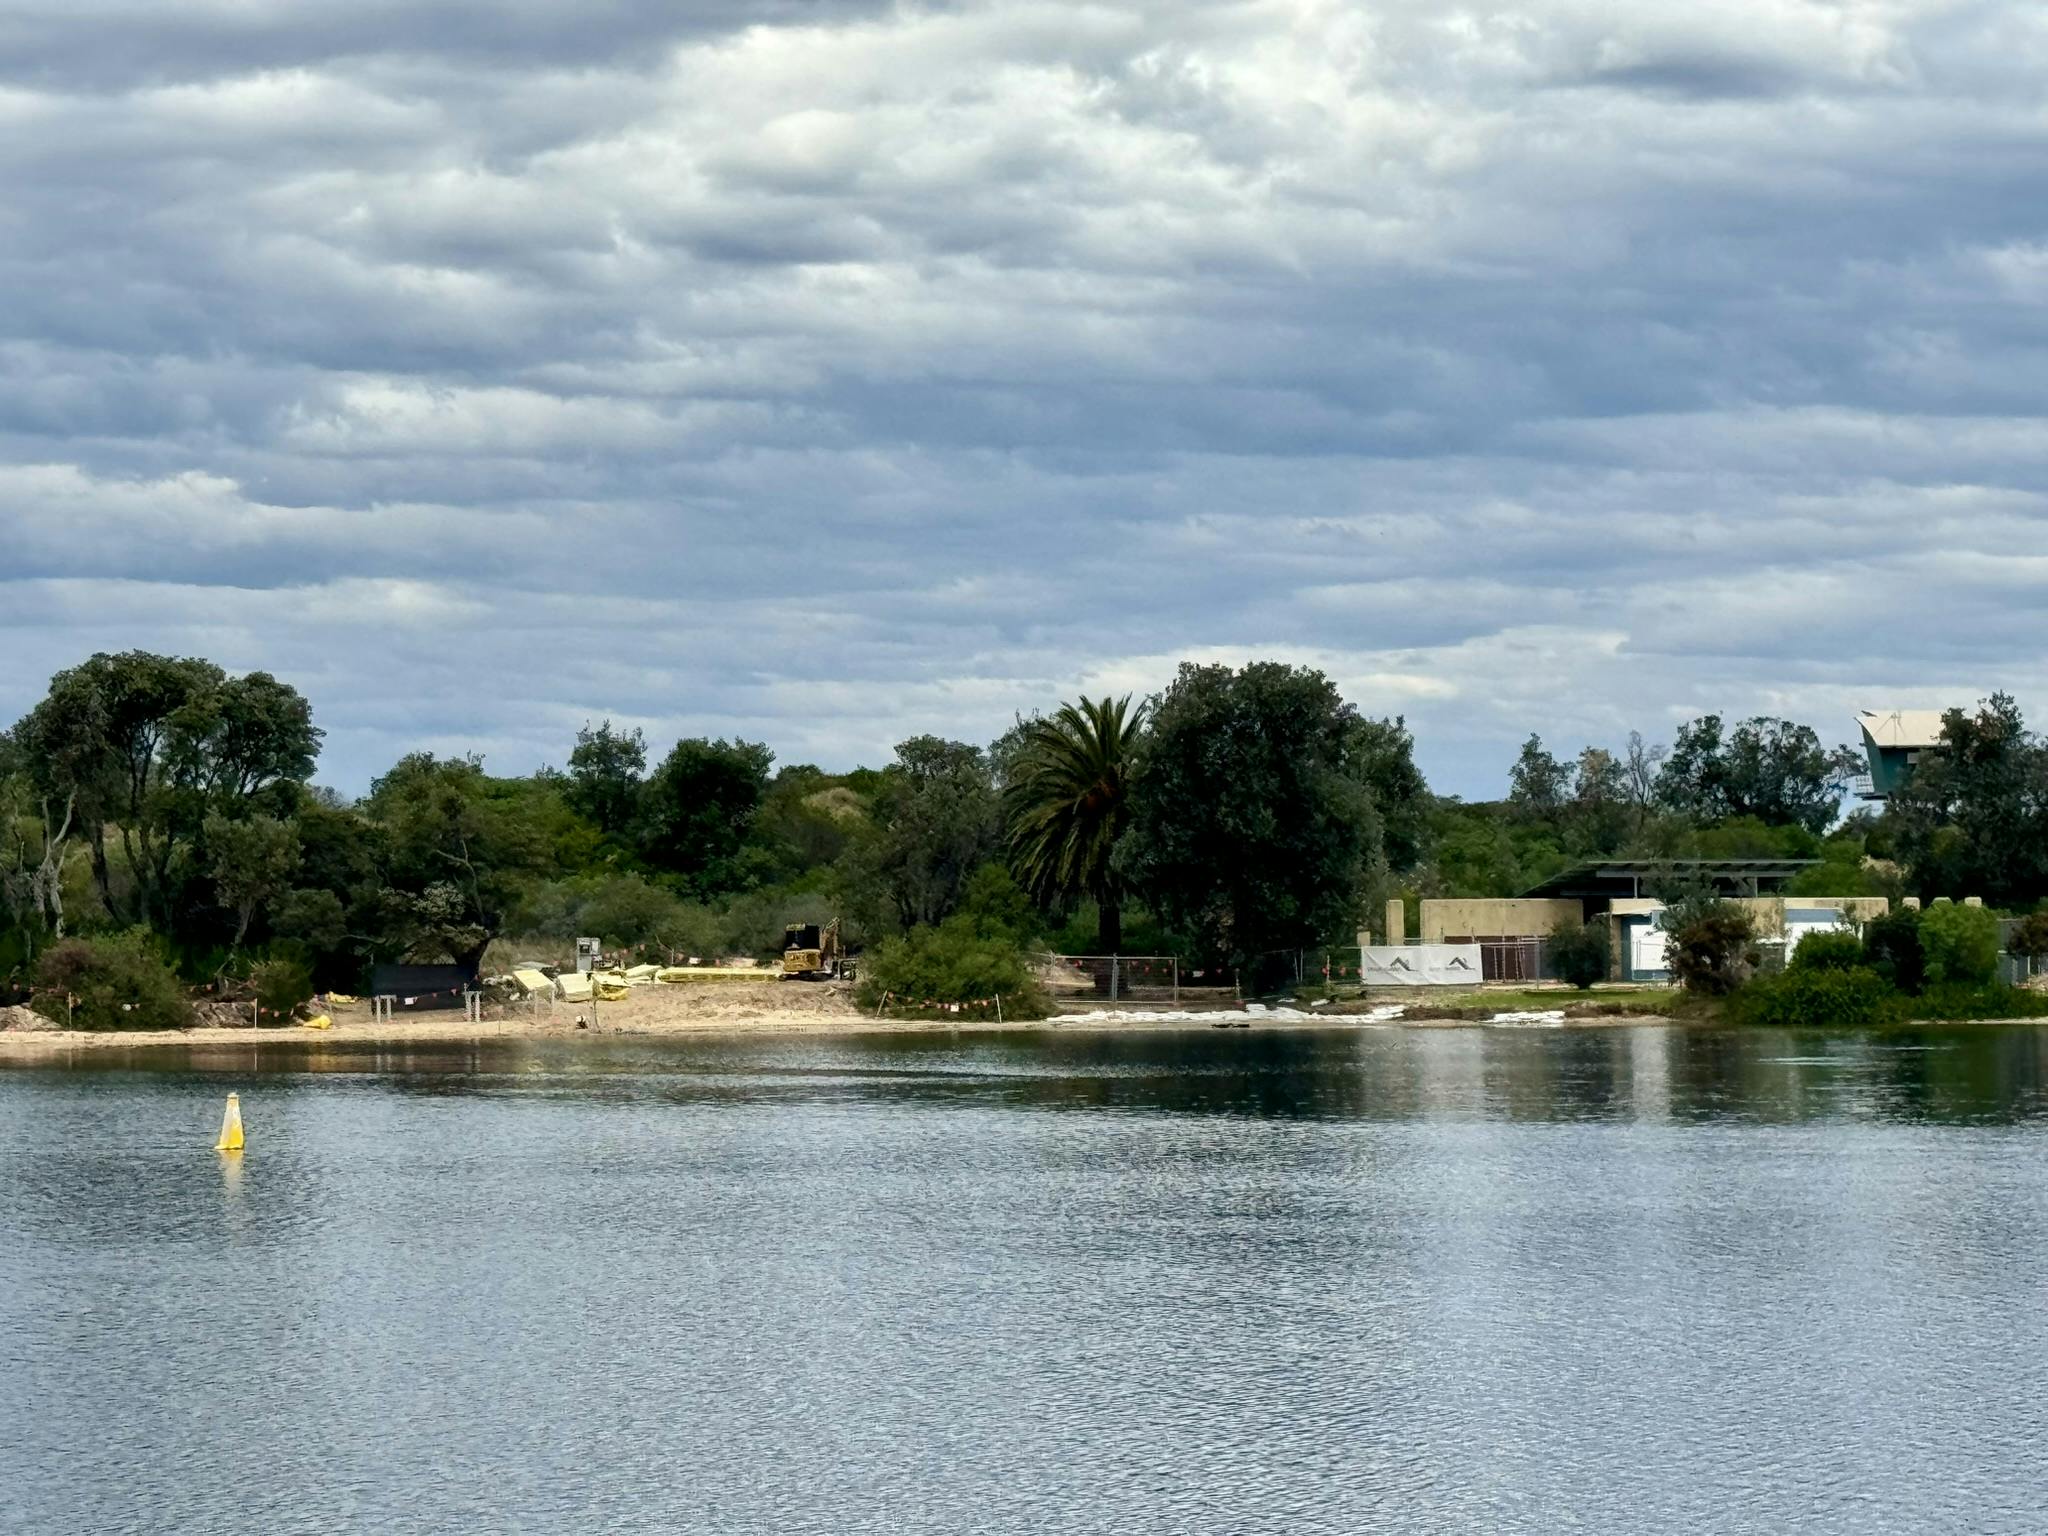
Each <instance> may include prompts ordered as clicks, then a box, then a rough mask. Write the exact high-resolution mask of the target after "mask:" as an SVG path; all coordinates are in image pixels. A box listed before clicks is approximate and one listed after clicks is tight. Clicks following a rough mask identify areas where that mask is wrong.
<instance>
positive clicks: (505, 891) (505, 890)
mask: <svg viewBox="0 0 2048 1536" xmlns="http://www.w3.org/2000/svg"><path fill="white" fill-rule="evenodd" d="M535 808H536V801H535V800H534V799H533V798H532V797H507V796H500V795H497V794H494V793H493V785H492V782H491V781H490V780H489V779H488V778H487V776H486V775H485V773H484V771H483V763H482V761H481V760H480V759H477V758H470V757H455V758H436V757H435V756H434V755H433V754H432V753H430V752H416V753H413V754H411V755H410V756H408V757H404V758H401V759H400V760H399V761H398V763H397V764H396V765H395V766H393V768H392V769H391V771H390V772H389V773H386V774H385V775H384V776H383V777H382V778H379V779H377V780H376V781H374V782H373V783H372V784H371V786H370V797H369V799H368V801H366V802H365V809H366V810H367V812H368V814H369V815H370V816H371V818H373V819H374V820H375V821H376V822H378V823H379V824H380V825H381V827H382V828H383V831H384V837H385V840H386V859H387V861H388V862H387V878H388V880H389V886H388V888H387V889H384V890H382V891H379V892H377V893H375V894H374V895H373V896H372V898H371V899H370V900H369V901H368V902H365V903H363V904H362V905H361V908H360V909H359V910H360V911H361V912H362V914H363V916H364V918H365V919H366V921H367V923H368V924H369V926H370V927H371V929H372V931H373V932H375V933H377V934H378V936H379V938H380V939H381V941H382V943H383V945H384V946H388V947H391V948H396V949H398V950H400V951H402V952H403V953H405V954H406V955H407V956H409V957H410V958H413V959H417V960H431V959H434V958H437V957H439V956H445V957H446V958H448V959H449V960H452V961H453V962H455V963H456V964H458V965H464V966H469V967H472V968H473V967H475V966H476V965H477V964H479V963H480V962H481V961H482V959H483V953H484V950H485V948H486V947H487V946H488V945H489V943H490V941H491V940H492V939H493V938H495V937H496V936H497V935H498V934H499V933H500V932H502V931H503V929H504V924H505V917H506V914H507V913H508V912H510V911H511V910H512V909H513V907H514V906H515V905H516V904H517V902H518V900H519V898H520V896H521V894H522V893H523V892H524V890H525V889H526V887H527V886H528V885H529V884H530V882H531V881H532V880H533V879H534V878H536V877H537V876H539V875H541V874H544V873H546V872H547V870H548V869H549V866H550V860H549V857H548V839H547V831H546V828H545V826H544V825H543V824H542V822H541V819H540V818H539V817H538V816H536V815H535V814H534V812H535Z"/></svg>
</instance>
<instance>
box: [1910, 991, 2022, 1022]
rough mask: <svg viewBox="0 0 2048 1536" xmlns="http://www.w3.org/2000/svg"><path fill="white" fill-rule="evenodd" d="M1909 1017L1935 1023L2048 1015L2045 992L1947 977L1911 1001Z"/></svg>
mask: <svg viewBox="0 0 2048 1536" xmlns="http://www.w3.org/2000/svg"><path fill="white" fill-rule="evenodd" d="M1911 1009H1912V1014H1913V1017H1914V1018H1916V1019H1928V1020H1931V1021H1933V1022H1936V1023H1943V1022H1948V1021H1958V1022H1960V1021H1967V1020H1970V1019H2038V1018H2042V1017H2048V992H2032V991H2029V990H2028V989H2027V988H2025V987H2008V986H2004V985H2002V984H2000V983H1997V982H1993V983H1991V984H1989V985H1988V986H1987V985H1982V984H1972V983H1969V982H1960V981H1948V982H1943V983H1942V984H1941V985H1939V986H1930V987H1929V988H1928V989H1927V990H1926V991H1925V992H1923V993H1922V994H1921V995H1920V996H1919V997H1917V998H1915V999H1913V1002H1912V1004H1911Z"/></svg>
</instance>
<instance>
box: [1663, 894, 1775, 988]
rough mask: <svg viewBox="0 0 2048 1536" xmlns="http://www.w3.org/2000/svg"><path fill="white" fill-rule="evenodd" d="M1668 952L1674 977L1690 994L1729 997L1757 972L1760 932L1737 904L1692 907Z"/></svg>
mask: <svg viewBox="0 0 2048 1536" xmlns="http://www.w3.org/2000/svg"><path fill="white" fill-rule="evenodd" d="M1667 952H1668V953H1669V955H1670V957H1671V974H1672V976H1673V977H1674V978H1675V979H1676V980H1677V981H1678V982H1679V984H1680V985H1681V986H1683V987H1684V988H1685V990H1686V991H1688V992H1697V993H1702V994H1704V995H1706V996H1708V997H1725V996H1727V995H1728V994H1729V993H1730V992H1733V991H1734V990H1735V989H1736V988H1737V987H1739V986H1741V985H1742V984H1743V983H1744V982H1745V981H1747V980H1749V978H1750V976H1751V975H1752V974H1753V973H1754V972H1755V970H1756V966H1757V953H1756V929H1755V927H1754V926H1753V925H1752V924H1751V923H1750V920H1749V914H1748V913H1747V912H1745V911H1743V909H1742V908H1740V907H1738V906H1736V905H1735V904H1734V903H1733V902H1729V901H1712V902H1701V903H1697V904H1688V915H1686V916H1685V917H1684V919H1683V921H1682V922H1681V924H1680V926H1679V927H1678V928H1677V929H1675V930H1674V931H1673V932H1672V934H1671V936H1670V939H1669V940H1668V941H1667Z"/></svg>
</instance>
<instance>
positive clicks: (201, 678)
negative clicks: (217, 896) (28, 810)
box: [13, 651, 320, 932]
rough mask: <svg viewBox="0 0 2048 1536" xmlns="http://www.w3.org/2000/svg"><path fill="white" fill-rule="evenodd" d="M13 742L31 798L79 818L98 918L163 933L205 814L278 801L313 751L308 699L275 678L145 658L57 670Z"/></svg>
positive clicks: (129, 655)
mask: <svg viewBox="0 0 2048 1536" xmlns="http://www.w3.org/2000/svg"><path fill="white" fill-rule="evenodd" d="M13 735H14V738H15V740H16V743H17V750H18V752H19V753H20V755H21V758H22V760H23V761H24V763H25V765H26V768H27V771H28V774H29V777H30V779H31V780H32V782H33V783H34V784H35V786H36V789H37V791H38V794H39V795H40V796H41V797H42V798H43V799H44V800H46V801H47V802H49V803H51V804H53V805H54V804H61V805H64V806H67V807H68V808H69V809H70V810H71V811H72V813H73V814H74V815H75V817H76V818H77V822H78V826H79V828H80V830H81V835H82V836H83V837H84V838H85V839H86V841H87V844H88V846H89V847H90V850H91V856H92V869H93V877H94V883H95V884H96V886H97V888H98V891H99V895H100V900H101V903H102V905H103V906H104V907H105V908H106V910H107V914H108V916H109V917H110V918H112V919H113V920H114V921H115V922H117V923H121V924H124V925H125V924H132V923H147V924H149V925H151V926H153V927H156V928H157V929H159V930H160V931H163V932H170V931H172V929H173V928H175V927H176V926H177V919H178V917H179V916H180V915H181V913H180V911H179V910H178V909H177V906H176V897H177V895H178V892H179V889H180V880H181V876H182V875H183V874H185V873H186V872H187V871H185V870H184V869H183V867H182V862H183V861H184V859H185V856H186V855H187V854H188V853H189V852H190V850H191V847H192V845H193V843H194V842H195V840H196V839H197V837H198V835H199V832H200V830H201V828H202V826H203V825H204V821H205V817H206V815H207V814H208V813H209V812H218V813H220V814H223V815H227V816H229V817H239V816H243V815H247V814H249V813H250V812H251V811H252V810H254V809H257V808H260V807H261V806H263V805H265V804H270V805H274V806H280V807H281V806H282V805H284V804H288V803H289V801H290V799H291V798H292V797H293V795H294V794H295V793H296V788H295V786H297V785H299V784H302V783H303V782H304V780H305V779H306V778H307V776H308V775H310V774H311V772H312V769H313V761H314V758H315V756H316V754H317V753H318V751H319V744H320V732H319V731H318V730H316V729H315V728H314V726H313V723H312V712H311V710H310V709H309V708H308V707H307V705H306V701H305V700H304V699H303V698H301V697H300V696H299V695H298V693H297V692H296V691H295V690H293V689H292V688H290V687H288V686H286V685H285V684H283V683H280V682H278V681H277V680H276V679H275V678H272V677H270V676H269V675H267V674H265V673H261V672H255V673H251V674H249V675H248V676H247V677H244V678H230V677H228V676H227V675H226V674H225V673H223V672H222V671H221V669H220V668H219V667H216V666H214V665H213V664H212V663H211V662H206V661H199V660H195V659H191V658H182V657H168V656H154V655H150V654H149V653H147V652H143V651H129V652H126V653H123V654H121V655H118V656H115V655H105V654H102V655H97V656H94V657H92V658H91V659H90V660H88V661H86V662H84V663H83V664H81V665H80V666H77V667H73V668H71V669H69V670H68V671H64V672H60V673H58V674H57V676H56V677H54V678H53V679H51V682H50V689H49V692H48V694H47V695H46V696H45V697H44V699H43V700H42V702H41V703H39V704H38V705H37V706H36V707H35V708H34V709H33V710H32V711H30V713H29V715H28V717H27V718H26V719H24V720H23V721H22V722H21V723H20V724H19V725H18V726H17V727H16V728H15V730H14V732H13ZM110 845H118V848H119V851H120V854H121V869H120V872H119V877H118V878H117V872H116V869H115V865H114V861H113V859H112V857H111V855H110V852H109V849H110Z"/></svg>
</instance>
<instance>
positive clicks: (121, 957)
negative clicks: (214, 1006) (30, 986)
mask: <svg viewBox="0 0 2048 1536" xmlns="http://www.w3.org/2000/svg"><path fill="white" fill-rule="evenodd" d="M36 988H37V991H38V992H39V993H40V995H39V996H38V997H37V999H36V1011H37V1012H38V1013H40V1014H42V1015H43V1017H44V1018H46V1019H50V1020H52V1021H54V1022H56V1023H59V1024H61V1023H63V1022H64V1021H65V1018H66V1014H67V1008H66V1005H65V999H66V998H67V997H69V998H72V999H73V1000H74V1001H73V1003H72V1005H71V1007H70V1008H69V1009H68V1013H69V1017H70V1021H71V1023H72V1024H73V1026H74V1027H76V1028H78V1029H185V1028H188V1027H190V1025H191V1023H192V1004H191V1003H190V1002H188V1001H187V1000H186V997H185V992H184V989H183V988H182V987H180V986H179V985H178V978H177V976H176V974H175V973H174V972H173V971H172V970H171V968H170V967H169V966H167V965H165V964H164V963H163V961H162V960H160V959H158V958H157V956H156V955H155V954H154V953H153V952H152V951H151V950H150V949H149V947H148V946H147V945H146V944H145V943H144V942H143V940H142V938H141V937H140V936H138V935H134V934H124V935H122V936H121V937H119V938H112V939H66V940H64V941H63V942H62V943H61V944H56V945H53V946H52V947H51V948H50V949H48V950H47V951H45V952H44V954H43V958H42V963H41V964H40V965H38V966H37V967H36Z"/></svg>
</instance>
